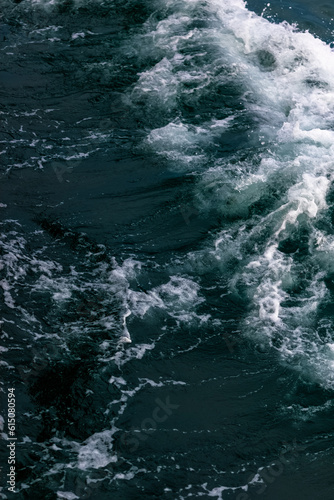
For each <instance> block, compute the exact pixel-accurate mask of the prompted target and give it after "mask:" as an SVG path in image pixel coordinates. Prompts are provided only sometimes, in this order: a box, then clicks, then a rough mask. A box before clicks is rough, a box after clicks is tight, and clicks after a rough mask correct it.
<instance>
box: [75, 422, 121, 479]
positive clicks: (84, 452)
mask: <svg viewBox="0 0 334 500" xmlns="http://www.w3.org/2000/svg"><path fill="white" fill-rule="evenodd" d="M117 430H118V429H117V428H116V427H115V428H113V429H112V430H106V431H103V432H98V433H96V434H93V435H92V436H90V437H89V438H88V439H87V440H86V441H85V444H84V445H83V446H81V447H80V449H79V453H78V468H79V469H81V470H88V469H99V468H100V467H105V466H107V465H108V464H110V463H111V462H116V461H117V456H116V455H114V454H113V453H112V447H113V445H112V442H113V437H112V436H113V434H114V433H115V432H116V431H117Z"/></svg>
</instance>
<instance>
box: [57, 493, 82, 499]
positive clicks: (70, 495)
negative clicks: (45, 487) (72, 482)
mask: <svg viewBox="0 0 334 500" xmlns="http://www.w3.org/2000/svg"><path fill="white" fill-rule="evenodd" d="M57 498H65V499H66V500H75V499H76V498H80V497H78V496H77V495H75V494H74V493H72V491H57Z"/></svg>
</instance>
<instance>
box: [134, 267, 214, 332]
mask: <svg viewBox="0 0 334 500" xmlns="http://www.w3.org/2000/svg"><path fill="white" fill-rule="evenodd" d="M130 300H131V310H132V312H133V314H135V315H138V316H141V317H143V316H144V315H145V314H146V313H148V311H149V310H150V309H151V310H154V309H162V310H165V311H166V312H167V314H169V315H170V316H172V317H174V318H177V319H179V320H181V321H186V322H187V321H188V320H189V321H191V320H192V319H194V318H195V317H197V315H196V313H195V311H194V309H195V308H196V307H197V306H198V305H199V304H201V303H202V302H204V300H205V299H204V297H202V296H201V295H200V286H199V285H198V284H197V283H195V282H194V281H193V280H191V279H188V278H183V277H180V276H172V277H171V278H170V281H169V282H168V283H165V284H163V285H160V286H157V287H155V288H153V289H152V290H150V291H148V292H147V293H143V292H134V291H132V292H131V293H130Z"/></svg>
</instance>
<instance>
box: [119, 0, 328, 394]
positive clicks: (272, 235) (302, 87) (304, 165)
mask: <svg viewBox="0 0 334 500" xmlns="http://www.w3.org/2000/svg"><path fill="white" fill-rule="evenodd" d="M168 6H169V7H171V6H172V10H173V14H171V15H170V16H169V17H168V18H166V19H165V20H163V21H160V22H158V23H156V24H154V22H153V21H152V20H150V21H149V22H148V23H147V25H146V28H147V32H146V33H145V35H144V36H145V42H146V46H145V50H143V51H142V52H140V53H138V55H139V57H142V58H145V57H146V53H145V51H146V52H147V51H148V48H149V47H151V48H152V50H155V49H154V48H156V54H160V59H159V60H158V61H157V62H156V63H155V64H154V66H153V67H152V68H151V69H146V70H145V72H143V73H142V74H140V75H139V79H138V82H137V83H136V85H134V87H133V88H132V90H131V93H130V94H129V99H130V101H132V102H133V104H136V105H137V103H140V102H145V106H146V108H147V109H150V110H151V111H152V112H155V111H157V110H160V112H161V116H163V117H164V120H161V125H160V126H158V127H156V128H153V129H152V130H151V131H150V132H149V133H148V136H147V140H146V143H147V144H148V145H149V147H150V148H152V149H153V150H154V151H155V152H156V153H157V154H159V155H163V156H164V157H165V158H166V160H167V161H168V162H169V165H170V168H171V169H174V170H175V169H176V170H180V169H181V170H183V171H189V169H190V170H192V171H196V172H197V173H198V174H199V176H198V184H197V187H196V188H195V190H196V193H195V194H196V197H195V199H196V200H198V201H199V205H198V208H199V209H202V210H206V209H207V208H210V207H211V208H214V209H215V210H217V211H218V212H220V213H221V214H222V215H223V217H224V218H225V219H227V220H228V221H230V222H228V224H227V225H226V227H224V228H223V229H222V231H221V232H218V234H217V235H216V237H215V239H214V241H213V245H212V246H209V247H208V248H207V249H206V250H203V251H202V255H205V254H206V255H210V259H211V260H212V262H213V263H215V265H217V266H218V262H219V266H218V268H219V271H220V272H221V273H223V275H224V279H228V281H229V285H230V291H231V293H235V294H240V293H241V291H242V297H243V299H242V300H246V301H247V303H248V309H249V311H250V312H249V313H247V315H246V316H245V318H244V319H243V320H242V326H243V331H244V332H245V334H248V335H249V336H251V337H253V338H254V341H255V342H257V341H259V339H262V340H268V342H269V343H270V344H271V345H272V346H273V347H274V348H276V349H277V350H278V351H279V353H280V355H281V357H282V360H284V361H288V362H289V363H291V365H293V366H295V367H296V368H298V369H301V370H302V371H303V372H304V373H305V372H307V373H308V375H310V376H311V378H313V379H315V380H317V381H318V382H320V383H321V384H322V385H324V386H326V387H333V384H334V378H333V375H332V373H333V370H332V368H333V357H332V354H331V353H332V350H331V348H330V346H331V345H332V343H333V340H334V339H333V336H332V333H331V329H332V327H330V326H328V325H332V319H331V317H330V316H329V317H326V318H323V319H322V320H321V321H320V323H319V320H318V311H319V310H320V308H321V307H322V306H323V305H324V304H326V303H328V301H330V300H331V297H330V292H329V290H328V289H327V286H326V285H325V281H324V279H325V277H326V275H328V273H331V272H333V271H334V266H333V264H332V262H333V260H334V259H333V257H334V254H333V251H334V241H333V236H332V234H331V231H330V229H328V224H327V229H324V227H325V226H324V224H322V226H321V227H322V228H321V229H320V228H319V225H318V222H319V220H321V219H323V220H326V217H325V214H326V211H328V210H329V209H330V207H329V205H328V196H327V195H328V193H329V190H330V189H331V186H332V183H333V180H334V131H333V126H334V53H333V51H332V49H331V48H330V47H329V46H328V45H326V44H325V43H324V42H322V41H321V40H320V39H317V38H315V37H314V36H313V35H311V34H310V33H307V32H305V33H303V32H299V31H298V29H297V28H296V27H295V26H291V25H289V24H288V23H286V22H284V23H280V24H274V23H272V22H270V21H268V20H267V19H265V18H264V17H263V16H257V15H256V14H254V13H252V12H251V11H249V10H248V9H247V8H246V4H245V2H244V1H243V0H226V1H225V2H221V1H220V0H210V1H209V2H208V3H207V4H206V5H205V6H203V4H201V3H200V2H199V1H196V0H194V1H193V2H174V1H170V2H168ZM200 9H206V15H205V19H206V25H205V27H202V28H194V27H193V26H192V25H191V19H193V18H196V15H197V14H198V12H199V10H200ZM203 18H204V16H203ZM217 20H218V22H217ZM210 51H214V54H215V57H211V58H210ZM203 56H204V57H203ZM210 85H216V86H218V85H225V86H231V85H232V86H234V88H239V90H240V101H241V103H242V108H241V109H240V110H236V109H233V116H232V115H231V116H228V117H226V118H223V119H221V118H218V119H217V118H215V117H211V118H210V119H208V117H207V116H206V115H205V117H204V115H203V119H202V121H201V123H199V120H198V117H199V114H200V113H202V112H203V111H204V108H203V104H202V105H201V108H200V109H199V110H198V115H197V118H196V119H197V122H196V125H193V124H191V123H190V121H189V119H185V118H183V117H182V114H181V113H180V109H179V105H180V104H179V103H180V102H183V101H184V102H186V103H187V102H190V105H191V106H193V107H196V105H197V103H199V101H200V99H201V97H202V96H205V95H208V93H209V92H210V90H209V89H210ZM211 92H212V90H211ZM194 96H197V97H196V99H197V101H196V99H195V98H194ZM219 99H220V97H219V95H217V97H216V100H217V101H219ZM198 106H200V105H199V104H198ZM217 106H218V105H217ZM224 107H225V104H224V102H223V101H222V103H221V109H222V110H223V109H225V108H224ZM243 116H248V117H250V118H251V119H252V120H253V126H252V127H251V128H249V129H248V132H247V140H248V143H249V145H250V146H251V147H252V148H253V150H255V151H256V152H255V153H250V154H249V155H248V157H247V158H245V156H244V157H243V158H242V159H241V154H240V153H239V151H238V147H237V144H236V149H235V151H233V152H232V153H231V154H230V155H224V156H221V155H219V154H217V153H216V154H215V149H216V150H217V147H216V144H219V139H220V138H224V134H225V133H228V132H230V131H231V130H232V131H233V130H235V127H236V126H238V125H237V124H238V123H239V122H240V120H241V123H242V120H243ZM217 140H218V143H217ZM212 152H213V153H212ZM241 152H242V150H241ZM268 197H269V201H268V200H267V198H268ZM262 200H265V201H264V202H263V203H262ZM261 203H262V205H263V210H262V213H261V212H259V209H257V208H256V207H257V206H260V205H261ZM256 210H258V211H257V212H256ZM253 213H255V215H254V216H253V215H252V214H253ZM246 220H248V221H249V222H250V223H247V224H246V223H245V221H246ZM301 234H304V236H303V237H304V239H305V242H304V243H303V244H304V247H303V248H304V250H302V242H301V238H302V236H301ZM289 241H292V242H294V243H293V244H294V245H295V248H294V250H288V251H285V250H284V244H285V245H289V244H290V243H289ZM284 242H286V243H284ZM291 244H292V243H291ZM292 246H293V245H292ZM302 251H303V252H304V253H305V255H304V256H303V255H301V253H302ZM200 253H201V252H198V254H200ZM233 259H236V260H237V264H236V265H235V266H234V272H232V273H231V266H230V265H229V263H230V262H231V260H233ZM201 260H202V259H201V258H199V259H196V258H195V257H194V253H192V254H191V255H190V259H189V262H192V263H193V265H200V264H199V263H200V261H201ZM189 262H187V266H186V267H187V269H189ZM194 270H196V268H195V269H194ZM201 272H203V271H201ZM296 287H297V289H298V290H299V292H298V296H297V295H296V294H295V293H294V291H293V290H294V289H295V288H296ZM197 293H200V292H199V291H197ZM132 300H133V301H134V302H136V307H137V308H138V310H141V314H145V313H146V312H147V311H148V309H149V307H155V308H162V307H168V300H169V299H168V297H167V302H166V296H164V297H162V295H161V290H154V291H151V292H150V296H149V298H148V297H145V298H144V297H143V296H142V295H140V294H138V295H132ZM149 302H150V305H149ZM174 307H177V306H174ZM183 317H185V315H183ZM324 324H326V325H327V326H326V332H327V333H326V342H325V343H323V342H322V341H321V340H320V338H319V332H318V328H319V327H320V326H321V325H324ZM321 328H322V329H323V328H325V327H324V326H321Z"/></svg>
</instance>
